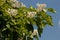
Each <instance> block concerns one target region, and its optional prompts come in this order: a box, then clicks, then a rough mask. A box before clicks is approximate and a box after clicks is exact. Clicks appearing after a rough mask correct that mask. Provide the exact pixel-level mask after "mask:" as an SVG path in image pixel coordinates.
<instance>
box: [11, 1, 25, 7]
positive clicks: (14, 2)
mask: <svg viewBox="0 0 60 40" xmlns="http://www.w3.org/2000/svg"><path fill="white" fill-rule="evenodd" d="M10 3H11V6H12V7H14V8H19V7H26V6H25V5H24V4H23V3H20V2H19V1H17V0H10Z"/></svg>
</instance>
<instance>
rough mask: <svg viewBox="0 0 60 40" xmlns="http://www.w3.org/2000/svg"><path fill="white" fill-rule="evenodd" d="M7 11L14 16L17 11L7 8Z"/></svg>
mask: <svg viewBox="0 0 60 40" xmlns="http://www.w3.org/2000/svg"><path fill="white" fill-rule="evenodd" d="M7 12H8V13H9V14H10V15H11V16H16V15H17V13H18V11H17V10H16V9H8V10H7Z"/></svg>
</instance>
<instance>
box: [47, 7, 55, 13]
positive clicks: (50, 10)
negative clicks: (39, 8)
mask: <svg viewBox="0 0 60 40" xmlns="http://www.w3.org/2000/svg"><path fill="white" fill-rule="evenodd" d="M48 11H49V12H52V13H56V11H55V10H54V9H53V8H48Z"/></svg>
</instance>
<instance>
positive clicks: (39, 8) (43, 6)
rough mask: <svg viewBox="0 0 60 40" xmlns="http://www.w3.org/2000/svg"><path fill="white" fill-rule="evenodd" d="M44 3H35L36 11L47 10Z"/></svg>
mask: <svg viewBox="0 0 60 40" xmlns="http://www.w3.org/2000/svg"><path fill="white" fill-rule="evenodd" d="M45 7H46V4H37V11H42V10H43V11H44V12H47V10H46V9H45Z"/></svg>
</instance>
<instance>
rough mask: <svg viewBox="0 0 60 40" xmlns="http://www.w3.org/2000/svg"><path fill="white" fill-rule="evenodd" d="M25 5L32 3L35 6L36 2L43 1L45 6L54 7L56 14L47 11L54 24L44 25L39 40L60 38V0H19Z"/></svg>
mask: <svg viewBox="0 0 60 40" xmlns="http://www.w3.org/2000/svg"><path fill="white" fill-rule="evenodd" d="M20 2H23V3H24V4H25V5H26V6H27V7H29V6H30V5H32V6H33V7H36V3H45V4H47V7H52V8H54V9H55V10H56V11H57V12H56V14H52V13H49V14H50V15H52V17H53V22H54V26H53V27H51V26H48V25H47V26H46V27H45V28H44V30H43V33H42V36H41V38H39V39H40V40H60V0H20Z"/></svg>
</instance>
